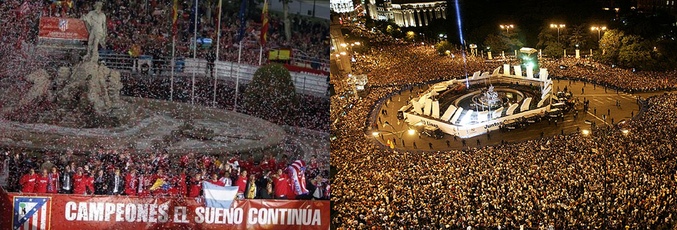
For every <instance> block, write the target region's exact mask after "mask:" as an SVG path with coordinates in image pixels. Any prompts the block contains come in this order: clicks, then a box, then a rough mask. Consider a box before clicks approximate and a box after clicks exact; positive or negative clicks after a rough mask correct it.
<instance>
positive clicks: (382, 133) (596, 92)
mask: <svg viewBox="0 0 677 230" xmlns="http://www.w3.org/2000/svg"><path fill="white" fill-rule="evenodd" d="M457 82H463V83H464V82H465V80H464V79H457ZM478 84H479V82H478ZM551 84H552V87H553V88H554V90H555V91H558V89H559V90H562V89H565V88H567V89H568V90H569V92H572V94H573V97H572V100H578V101H580V102H582V101H584V100H587V101H589V102H590V103H589V110H588V111H584V110H583V106H582V104H583V103H578V104H577V105H576V106H575V107H573V108H572V110H571V112H569V113H564V114H561V115H560V116H552V117H551V116H547V115H546V116H543V117H541V116H535V117H533V118H530V119H517V121H516V122H515V123H512V124H511V125H506V126H503V129H501V127H500V125H499V126H497V127H495V128H493V127H492V128H493V129H492V130H490V131H489V132H486V133H484V134H480V135H475V136H472V137H467V138H460V137H458V136H453V135H449V134H447V133H444V132H441V130H440V129H439V128H437V130H439V131H438V134H441V135H435V132H434V131H432V130H431V129H436V128H435V127H434V126H431V125H427V124H426V123H425V122H412V123H409V122H405V120H404V119H403V116H404V112H403V111H399V110H400V109H401V108H402V107H405V106H406V105H407V104H408V102H409V103H410V100H409V98H412V99H413V98H414V97H416V96H417V95H422V94H425V92H428V91H429V90H430V89H431V88H432V87H433V86H432V85H434V84H420V85H415V86H412V87H405V88H402V89H400V91H399V92H395V93H394V94H392V95H391V96H389V97H387V98H384V101H383V103H381V104H378V105H377V106H376V107H375V109H374V111H376V112H379V111H380V112H381V113H379V114H378V116H372V119H371V120H370V121H369V123H370V124H372V125H371V126H370V127H371V128H370V129H368V130H367V131H366V133H367V134H370V135H369V136H370V137H371V138H374V139H373V140H375V141H377V142H379V143H380V144H381V145H383V146H385V147H388V148H393V149H399V150H408V151H416V150H419V151H426V150H428V151H431V150H432V151H443V150H450V149H463V148H468V147H481V146H486V145H501V144H508V143H516V142H522V141H527V140H533V139H539V138H541V137H548V136H555V135H561V134H570V133H581V134H585V133H586V132H587V133H588V134H590V133H591V132H592V131H591V130H592V129H591V128H592V125H591V124H592V123H595V124H596V125H597V126H606V125H611V124H612V122H613V123H614V124H616V123H619V122H620V121H623V120H630V119H631V118H632V116H636V115H637V114H638V113H639V106H638V105H637V98H638V97H642V98H647V97H650V96H653V95H657V94H662V93H661V92H658V93H635V94H629V93H624V92H616V91H614V90H610V89H607V90H605V88H604V87H603V86H595V85H593V84H591V83H584V82H580V81H570V80H552V83H551ZM528 86H529V85H528V84H527V85H524V87H527V88H528ZM494 87H495V89H496V88H500V85H498V84H494ZM471 89H472V90H469V91H464V93H463V95H466V94H471V93H472V92H474V91H481V89H480V88H479V87H476V88H473V87H472V85H471ZM583 89H584V93H582V94H580V93H581V91H583ZM499 92H500V91H499ZM573 92H576V93H573ZM499 95H500V93H499ZM444 96H446V95H444ZM499 97H500V96H499ZM469 98H472V97H469ZM440 100H443V101H445V100H447V99H440ZM447 101H448V100H447ZM467 101H469V102H470V101H472V100H471V99H468V100H467ZM616 102H618V103H619V105H620V106H615V104H616ZM447 103H448V105H454V104H453V103H454V100H451V102H447ZM442 104H443V105H444V103H442ZM460 105H461V106H463V102H461V103H460ZM553 105H554V106H557V103H553ZM384 111H385V112H384ZM384 113H385V114H384ZM398 113H399V114H401V116H399V115H398ZM607 113H608V114H607ZM546 114H547V113H546ZM398 117H400V118H402V119H398ZM412 117H413V116H412ZM538 118H540V119H538ZM430 120H432V119H430Z"/></svg>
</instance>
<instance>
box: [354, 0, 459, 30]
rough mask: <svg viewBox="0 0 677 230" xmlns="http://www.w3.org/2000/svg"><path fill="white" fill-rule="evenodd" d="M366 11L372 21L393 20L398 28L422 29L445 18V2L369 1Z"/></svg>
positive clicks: (420, 0)
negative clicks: (436, 20)
mask: <svg viewBox="0 0 677 230" xmlns="http://www.w3.org/2000/svg"><path fill="white" fill-rule="evenodd" d="M367 11H368V13H369V17H371V19H373V20H382V21H387V20H394V21H395V24H397V25H398V26H400V27H423V26H428V24H430V22H431V21H433V20H435V19H446V18H447V1H439V0H392V1H390V0H369V3H368V4H367Z"/></svg>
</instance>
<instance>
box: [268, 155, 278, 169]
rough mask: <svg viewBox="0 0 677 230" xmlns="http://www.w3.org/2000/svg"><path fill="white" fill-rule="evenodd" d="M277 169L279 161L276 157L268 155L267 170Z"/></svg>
mask: <svg viewBox="0 0 677 230" xmlns="http://www.w3.org/2000/svg"><path fill="white" fill-rule="evenodd" d="M275 169H277V162H275V157H274V156H273V155H272V154H270V155H268V168H267V169H266V170H268V171H273V172H274V171H275Z"/></svg>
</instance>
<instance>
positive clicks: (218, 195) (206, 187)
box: [202, 181, 238, 208]
mask: <svg viewBox="0 0 677 230" xmlns="http://www.w3.org/2000/svg"><path fill="white" fill-rule="evenodd" d="M237 188H238V187H237V186H219V185H215V184H212V183H209V182H207V181H205V182H202V192H203V193H204V197H205V203H206V204H207V207H212V208H230V206H231V205H232V204H233V200H235V196H236V195H237Z"/></svg>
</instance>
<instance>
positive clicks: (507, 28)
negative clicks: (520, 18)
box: [500, 24, 515, 33]
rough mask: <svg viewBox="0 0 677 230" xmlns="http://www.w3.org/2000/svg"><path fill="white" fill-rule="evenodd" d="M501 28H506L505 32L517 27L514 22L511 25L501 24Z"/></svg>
mask: <svg viewBox="0 0 677 230" xmlns="http://www.w3.org/2000/svg"><path fill="white" fill-rule="evenodd" d="M500 26H501V29H505V33H510V29H512V28H515V26H514V25H513V24H510V25H500Z"/></svg>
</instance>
